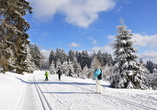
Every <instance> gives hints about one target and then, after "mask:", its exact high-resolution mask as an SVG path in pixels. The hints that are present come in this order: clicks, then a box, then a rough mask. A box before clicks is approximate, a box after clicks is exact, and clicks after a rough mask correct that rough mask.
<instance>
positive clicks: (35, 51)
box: [30, 44, 44, 70]
mask: <svg viewBox="0 0 157 110" xmlns="http://www.w3.org/2000/svg"><path fill="white" fill-rule="evenodd" d="M30 54H31V55H32V57H33V61H32V62H34V64H35V70H39V69H40V68H41V65H42V59H43V58H44V57H43V55H42V54H41V52H40V50H39V47H38V46H37V45H36V44H30Z"/></svg>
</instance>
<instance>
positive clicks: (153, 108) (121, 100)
mask: <svg viewBox="0 0 157 110" xmlns="http://www.w3.org/2000/svg"><path fill="white" fill-rule="evenodd" d="M101 95H103V96H105V97H108V98H110V99H111V98H112V99H116V100H117V101H120V102H122V103H125V104H129V105H132V106H135V107H138V108H141V109H145V110H157V107H149V106H145V105H142V104H139V103H135V102H132V101H129V100H126V99H121V98H118V97H115V96H111V95H107V94H101Z"/></svg>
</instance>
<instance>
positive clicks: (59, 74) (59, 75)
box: [57, 69, 62, 81]
mask: <svg viewBox="0 0 157 110" xmlns="http://www.w3.org/2000/svg"><path fill="white" fill-rule="evenodd" d="M57 73H58V79H59V81H60V80H61V75H62V72H61V70H60V69H59V70H58V71H57Z"/></svg>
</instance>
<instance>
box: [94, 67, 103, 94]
mask: <svg viewBox="0 0 157 110" xmlns="http://www.w3.org/2000/svg"><path fill="white" fill-rule="evenodd" d="M102 76H103V75H102V70H101V69H100V67H99V66H98V67H97V69H96V70H95V72H94V77H93V80H96V93H98V94H100V93H102V88H101V79H102Z"/></svg>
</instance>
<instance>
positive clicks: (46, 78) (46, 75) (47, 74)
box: [45, 71, 49, 81]
mask: <svg viewBox="0 0 157 110" xmlns="http://www.w3.org/2000/svg"><path fill="white" fill-rule="evenodd" d="M48 77H49V73H48V71H46V72H45V81H48Z"/></svg>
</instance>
